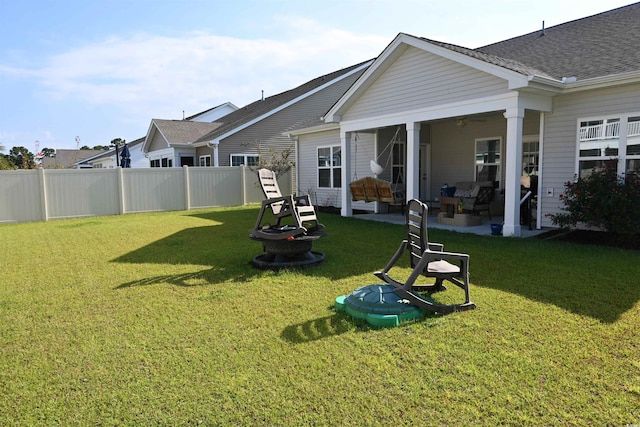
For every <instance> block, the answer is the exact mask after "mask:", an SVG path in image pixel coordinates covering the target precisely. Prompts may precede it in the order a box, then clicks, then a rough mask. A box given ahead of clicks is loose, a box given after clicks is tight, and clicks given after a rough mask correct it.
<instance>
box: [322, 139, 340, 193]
mask: <svg viewBox="0 0 640 427" xmlns="http://www.w3.org/2000/svg"><path fill="white" fill-rule="evenodd" d="M318 187H319V188H340V187H342V151H341V148H340V146H339V145H335V146H332V147H318Z"/></svg>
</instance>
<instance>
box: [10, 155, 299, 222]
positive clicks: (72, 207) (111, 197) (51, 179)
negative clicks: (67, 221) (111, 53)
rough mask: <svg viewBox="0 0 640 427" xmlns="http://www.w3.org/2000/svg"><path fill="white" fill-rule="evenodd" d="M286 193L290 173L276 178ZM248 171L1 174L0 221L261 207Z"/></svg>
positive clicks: (253, 176) (257, 189) (254, 176)
mask: <svg viewBox="0 0 640 427" xmlns="http://www.w3.org/2000/svg"><path fill="white" fill-rule="evenodd" d="M278 181H279V184H280V188H281V190H282V192H283V193H284V194H288V193H290V192H292V191H291V175H290V174H287V175H285V176H284V177H282V178H279V180H278ZM263 198H264V196H263V194H262V190H261V189H260V184H259V182H258V175H257V174H256V173H255V172H253V171H252V170H250V169H249V168H247V167H244V166H241V167H217V168H199V167H191V168H189V167H186V166H185V167H184V168H144V169H122V168H117V169H35V170H15V171H0V223H8V222H28V221H47V220H50V219H62V218H74V217H84V216H99V215H122V214H126V213H134V212H154V211H171V210H189V209H200V208H209V207H219V206H240V205H246V204H249V203H260V201H261V200H262V199H263Z"/></svg>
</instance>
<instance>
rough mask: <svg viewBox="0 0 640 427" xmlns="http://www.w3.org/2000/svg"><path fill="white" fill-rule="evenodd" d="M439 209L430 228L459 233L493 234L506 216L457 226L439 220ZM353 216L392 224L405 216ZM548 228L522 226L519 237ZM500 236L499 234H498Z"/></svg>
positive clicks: (532, 235)
mask: <svg viewBox="0 0 640 427" xmlns="http://www.w3.org/2000/svg"><path fill="white" fill-rule="evenodd" d="M437 214H438V212H437V209H435V212H433V213H430V214H429V228H430V229H438V230H449V231H455V232H457V233H470V234H477V235H480V236H489V235H491V224H503V223H504V217H495V216H494V217H492V218H491V219H489V217H488V216H483V217H482V224H480V225H474V226H469V227H457V226H454V225H447V224H440V223H439V222H438V221H437ZM353 218H357V219H362V220H365V221H378V222H387V223H390V224H404V223H405V216H404V215H403V214H402V213H401V212H399V211H398V212H396V211H394V212H391V213H358V214H354V215H353ZM549 230H550V229H548V228H535V227H532V228H531V229H529V227H524V226H523V227H522V228H521V230H520V235H519V236H518V237H522V238H527V237H535V236H538V235H540V234H542V233H545V232H547V231H549ZM496 237H499V236H496Z"/></svg>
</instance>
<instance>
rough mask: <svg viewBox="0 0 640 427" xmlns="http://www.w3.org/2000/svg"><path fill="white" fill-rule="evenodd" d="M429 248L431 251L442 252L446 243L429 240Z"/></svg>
mask: <svg viewBox="0 0 640 427" xmlns="http://www.w3.org/2000/svg"><path fill="white" fill-rule="evenodd" d="M427 249H428V250H430V251H439V252H442V251H443V250H444V245H443V244H442V243H431V242H429V247H428V248H427Z"/></svg>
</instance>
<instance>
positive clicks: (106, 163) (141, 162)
mask: <svg viewBox="0 0 640 427" xmlns="http://www.w3.org/2000/svg"><path fill="white" fill-rule="evenodd" d="M143 142H144V138H138V139H136V140H135V141H132V142H127V147H128V148H129V153H130V154H131V167H132V168H148V167H149V159H147V158H146V157H145V156H144V153H142V151H141V150H140V148H141V146H142V143H143ZM121 150H122V147H120V148H118V155H119V153H120V152H121ZM119 162H120V159H119V158H118V160H116V149H115V147H114V148H111V149H109V150H107V151H101V152H100V153H98V154H95V155H93V156H91V157H88V158H86V159H84V160H82V161H80V162H78V163H77V166H78V168H83V167H88V168H94V169H108V168H116V167H118V166H119Z"/></svg>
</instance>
